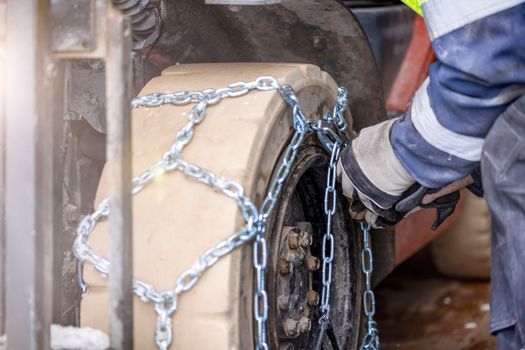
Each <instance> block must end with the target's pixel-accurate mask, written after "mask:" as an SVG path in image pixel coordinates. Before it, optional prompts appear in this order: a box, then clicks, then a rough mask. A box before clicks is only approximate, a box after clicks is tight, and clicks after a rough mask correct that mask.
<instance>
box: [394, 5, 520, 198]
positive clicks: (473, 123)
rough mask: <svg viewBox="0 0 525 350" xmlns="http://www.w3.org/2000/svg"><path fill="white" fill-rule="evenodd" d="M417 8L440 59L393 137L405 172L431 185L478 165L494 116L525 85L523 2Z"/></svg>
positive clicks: (442, 182) (424, 6) (438, 183)
mask: <svg viewBox="0 0 525 350" xmlns="http://www.w3.org/2000/svg"><path fill="white" fill-rule="evenodd" d="M520 3H521V4H520ZM422 9H423V12H424V15H425V21H426V23H427V28H428V31H429V35H430V38H431V40H432V47H433V48H434V52H435V54H436V56H437V59H438V61H437V62H436V63H434V64H433V65H432V66H431V67H430V70H429V77H428V79H427V80H426V81H425V83H424V84H423V86H421V87H420V88H419V90H418V91H417V93H416V96H415V97H414V99H413V101H412V104H411V106H410V109H409V111H408V113H406V115H405V116H404V117H403V118H401V119H400V120H399V121H397V122H396V123H395V124H394V126H393V128H392V133H391V141H392V146H393V149H394V152H395V154H396V156H397V157H398V158H399V160H400V161H401V164H403V166H404V167H405V168H406V169H407V171H408V172H409V173H410V175H411V176H412V177H413V178H414V179H415V180H416V181H417V182H419V183H421V184H423V185H425V186H427V187H432V188H436V187H441V186H444V185H447V184H449V183H451V182H453V181H454V180H457V179H459V178H462V177H464V176H466V175H468V174H469V173H470V172H472V171H473V170H474V169H475V168H476V167H477V166H478V162H479V160H480V158H481V149H482V146H483V141H484V138H485V136H486V135H487V133H488V131H489V130H490V128H491V126H492V124H493V123H494V121H495V120H496V118H497V117H498V116H499V115H500V114H501V113H502V112H503V111H504V110H505V109H506V107H507V106H508V105H509V104H510V103H511V102H513V101H514V100H516V99H517V98H518V97H519V96H521V95H523V94H524V93H525V36H524V33H525V4H524V3H523V0H521V1H518V0H510V1H509V0H507V1H505V0H476V1H472V0H459V1H458V0H454V1H448V0H429V1H426V2H425V3H424V4H423V6H422Z"/></svg>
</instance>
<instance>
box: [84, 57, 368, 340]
mask: <svg viewBox="0 0 525 350" xmlns="http://www.w3.org/2000/svg"><path fill="white" fill-rule="evenodd" d="M265 75H272V76H274V77H275V78H277V80H278V81H279V82H280V83H281V84H284V83H287V84H291V85H292V86H293V87H294V89H295V90H296V91H297V92H298V95H299V99H300V101H301V103H302V108H303V111H304V112H305V115H307V117H309V118H319V116H321V115H322V114H323V112H325V111H326V110H327V108H328V107H329V106H332V105H333V104H334V102H335V97H336V95H337V85H336V84H335V82H334V81H333V80H332V78H331V77H330V76H329V75H328V74H326V73H325V72H322V71H320V69H319V68H317V67H315V66H312V65H306V64H256V63H253V64H190V65H179V66H173V67H170V68H168V69H166V70H165V71H163V73H162V75H161V76H160V77H157V78H154V79H153V80H151V81H150V82H149V83H148V84H147V85H146V86H145V87H144V89H143V90H142V92H141V95H144V94H147V93H152V92H168V91H178V90H202V89H205V88H209V87H216V88H218V87H223V86H226V85H228V84H231V83H233V82H237V81H251V80H254V79H255V78H257V77H259V76H265ZM188 109H189V107H187V106H186V107H180V106H172V105H164V106H161V107H157V108H149V109H136V110H134V111H133V174H139V173H140V172H141V171H142V170H144V169H146V168H147V167H148V166H149V165H150V164H153V163H154V162H155V161H157V160H158V159H159V158H160V157H161V156H162V155H163V153H164V152H165V150H167V149H168V148H169V146H170V145H171V143H172V141H173V139H174V136H175V134H176V132H177V131H178V129H179V128H180V127H181V126H182V125H183V123H185V121H186V118H185V116H184V115H182V113H184V112H187V111H188ZM346 117H347V120H348V122H349V130H351V125H352V124H351V122H352V120H351V116H350V113H347V115H346ZM292 133H293V128H292V125H291V114H290V109H289V108H288V107H287V105H286V104H285V102H284V101H283V100H282V98H281V96H280V95H279V94H278V93H277V92H275V91H272V92H259V91H257V92H251V93H249V94H248V95H246V96H243V97H240V98H229V99H225V100H223V101H222V102H220V103H219V104H217V105H216V106H211V107H209V108H208V111H207V116H206V119H205V120H204V122H203V123H202V124H200V125H198V126H197V127H196V130H195V135H194V138H193V140H192V142H191V143H190V144H189V146H188V147H187V148H186V149H185V150H184V151H183V154H182V155H183V158H184V159H186V160H188V161H190V162H195V163H196V164H199V165H201V166H203V167H205V168H207V169H210V170H212V171H213V172H215V173H217V174H218V175H220V176H222V177H226V178H228V179H232V180H235V181H238V182H240V183H241V184H243V186H244V188H245V189H246V191H247V193H248V194H249V196H250V198H252V200H254V202H255V203H256V205H258V206H260V204H261V203H262V200H263V198H264V195H265V193H266V191H267V188H268V185H269V183H270V181H271V178H272V176H273V175H274V172H275V170H276V165H277V164H278V163H279V159H280V157H281V154H282V151H283V150H284V148H285V147H286V145H287V144H288V143H289V141H290V137H291V135H292ZM327 162H328V157H327V154H326V152H325V151H324V149H323V148H322V147H321V146H320V144H319V142H318V140H317V138H316V137H315V135H313V134H312V135H309V136H308V137H307V138H306V139H305V141H304V143H303V145H302V146H301V147H300V149H299V151H298V155H297V160H296V162H295V163H294V166H293V169H292V170H291V173H290V176H289V178H288V180H287V182H286V183H285V184H284V187H283V192H282V195H281V196H280V198H279V200H278V203H277V206H276V208H275V210H274V212H273V215H272V217H271V218H270V220H269V224H268V231H267V232H268V233H267V234H268V236H267V239H268V254H269V257H268V258H269V267H268V270H267V275H266V280H267V291H268V294H269V305H270V316H269V321H268V336H269V343H270V344H269V345H270V348H271V349H288V350H293V349H297V350H299V349H310V348H311V347H312V346H313V345H312V344H313V337H314V336H315V335H316V334H317V331H318V327H319V326H318V324H319V323H318V319H319V312H318V303H319V295H320V292H321V283H320V280H321V272H320V270H319V259H320V258H321V246H322V245H321V242H322V241H321V238H322V235H323V233H324V225H325V216H324V213H323V200H324V186H325V183H326V179H325V177H326V170H327ZM106 187H107V177H106V174H103V175H102V179H101V182H100V186H99V189H98V193H97V202H98V201H100V200H101V199H102V198H104V197H106V193H107V192H106ZM133 212H134V223H133V230H134V236H133V237H134V241H133V245H134V275H135V277H136V278H138V279H140V280H143V281H145V282H148V283H150V284H152V285H153V286H155V288H156V290H159V291H165V290H170V289H172V288H174V286H175V282H176V280H177V278H178V277H179V276H180V275H181V274H182V273H183V272H184V271H185V270H186V269H188V268H189V267H190V266H191V265H192V264H193V263H194V262H195V261H196V260H197V259H198V257H199V256H200V255H201V254H202V253H203V252H204V251H205V250H207V249H208V248H210V247H211V246H213V245H215V244H217V243H218V242H220V241H221V240H223V239H224V238H225V237H226V236H227V235H229V234H230V233H232V232H234V231H235V230H237V229H238V228H239V227H240V226H241V225H242V223H243V219H242V216H241V213H240V212H239V210H238V208H237V205H236V203H234V201H232V200H231V199H229V198H227V197H225V196H224V195H222V194H219V193H217V192H214V191H212V190H211V189H210V188H209V187H207V186H205V185H203V184H200V183H197V182H196V181H192V180H189V179H188V178H187V177H185V176H184V175H183V174H181V173H179V172H173V173H170V174H167V175H164V176H163V177H160V178H159V179H158V180H157V181H156V183H154V184H151V185H149V186H147V187H145V188H144V190H143V191H142V192H140V193H139V194H138V195H137V196H135V197H134V203H133ZM347 213H348V211H347V204H346V203H345V201H344V200H343V198H338V203H337V214H336V215H335V217H334V219H333V220H334V221H333V223H332V227H333V234H334V236H335V260H334V269H333V282H332V289H331V290H332V293H331V300H332V313H331V315H332V323H333V325H334V328H335V333H336V335H337V338H338V340H339V346H340V348H341V349H355V348H356V343H357V334H358V331H359V318H360V304H359V302H358V294H359V291H360V290H361V279H360V278H361V274H360V272H359V264H358V256H359V254H358V253H357V252H358V251H359V250H358V249H359V247H358V242H357V239H356V236H357V235H354V234H353V228H352V221H351V220H350V218H349V217H348V215H347ZM106 225H107V224H106V223H105V222H102V223H100V224H99V225H98V226H97V227H96V229H95V230H94V232H93V233H92V234H91V238H90V243H91V245H92V246H93V248H94V249H95V250H96V251H97V252H99V253H100V254H101V255H104V256H106V254H105V252H106V244H107V237H106V236H107V234H106V229H107V226H106ZM252 270H253V269H252V251H251V244H250V245H249V246H245V247H242V248H240V249H237V250H235V251H234V252H232V253H231V254H229V255H227V256H225V257H224V258H223V259H222V260H220V261H219V262H218V263H217V264H216V265H214V266H213V267H212V268H211V269H210V270H209V271H207V272H206V273H205V274H204V275H203V276H202V278H201V280H200V281H199V282H198V283H197V284H196V285H195V287H194V288H193V289H192V290H191V291H190V292H188V293H184V294H182V295H181V297H180V299H179V306H178V310H177V312H176V313H175V315H174V317H173V332H174V335H173V343H172V345H171V347H170V349H184V350H191V349H218V350H221V349H222V350H230V349H253V348H254V334H255V331H254V323H253V321H252V311H253V310H252V305H253V302H252V293H253V283H254V281H253V272H252ZM84 277H85V280H86V281H87V283H88V284H89V286H90V289H89V292H88V294H87V295H86V296H85V297H84V298H83V300H82V305H81V323H82V326H90V327H94V328H99V329H102V330H104V331H107V329H108V324H107V322H108V321H107V311H106V310H107V303H108V300H107V287H106V280H105V279H103V278H101V277H100V276H99V275H98V274H97V273H96V272H95V271H94V270H93V268H91V267H89V266H86V269H85V273H84ZM134 317H135V318H134V320H135V325H134V327H135V332H134V343H135V348H136V349H153V348H154V344H155V343H154V330H155V320H156V315H155V312H154V308H153V305H152V304H151V303H144V302H141V301H140V300H139V299H138V298H135V300H134ZM330 348H331V347H330V346H328V345H326V346H325V349H330Z"/></svg>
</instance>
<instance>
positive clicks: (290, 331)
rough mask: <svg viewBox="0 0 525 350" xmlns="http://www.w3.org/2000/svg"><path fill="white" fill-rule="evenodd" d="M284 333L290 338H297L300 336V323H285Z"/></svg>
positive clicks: (292, 320)
mask: <svg viewBox="0 0 525 350" xmlns="http://www.w3.org/2000/svg"><path fill="white" fill-rule="evenodd" d="M284 332H285V333H286V335H287V336H289V337H295V336H297V335H298V334H299V322H298V321H296V320H294V319H291V318H289V319H287V320H286V321H284Z"/></svg>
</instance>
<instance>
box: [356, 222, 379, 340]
mask: <svg viewBox="0 0 525 350" xmlns="http://www.w3.org/2000/svg"><path fill="white" fill-rule="evenodd" d="M361 230H362V231H363V249H362V250H361V269H362V271H363V274H364V275H365V291H364V292H363V308H364V314H365V316H366V318H367V322H366V333H365V335H364V336H363V341H362V343H361V347H360V350H379V345H380V344H379V330H378V329H377V323H376V321H374V316H375V313H376V298H375V294H374V292H373V291H372V273H373V271H374V260H373V256H372V246H371V244H370V225H367V224H364V223H361Z"/></svg>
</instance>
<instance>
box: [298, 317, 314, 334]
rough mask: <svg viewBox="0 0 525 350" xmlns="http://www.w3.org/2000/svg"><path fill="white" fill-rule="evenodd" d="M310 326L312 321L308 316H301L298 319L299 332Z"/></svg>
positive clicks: (306, 329)
mask: <svg viewBox="0 0 525 350" xmlns="http://www.w3.org/2000/svg"><path fill="white" fill-rule="evenodd" d="M310 328H312V321H311V320H310V319H309V318H308V317H304V316H303V317H301V319H300V320H299V331H300V332H301V333H306V332H309V331H310Z"/></svg>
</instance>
